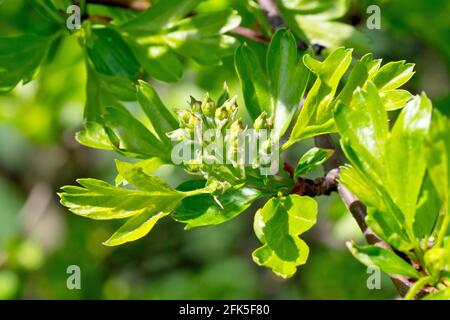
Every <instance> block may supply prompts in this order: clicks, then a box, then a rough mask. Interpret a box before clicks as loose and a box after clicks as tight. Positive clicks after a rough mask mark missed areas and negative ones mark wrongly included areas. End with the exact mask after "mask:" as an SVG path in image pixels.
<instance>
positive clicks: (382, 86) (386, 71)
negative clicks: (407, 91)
mask: <svg viewBox="0 0 450 320" xmlns="http://www.w3.org/2000/svg"><path fill="white" fill-rule="evenodd" d="M413 70H414V64H413V63H406V62H405V61H396V62H389V63H386V64H385V65H384V66H382V67H381V68H380V70H378V72H376V73H375V75H374V76H373V78H372V80H373V83H374V84H375V85H376V86H377V88H378V89H379V90H380V91H388V90H393V89H397V88H399V87H401V86H402V85H403V84H405V83H406V82H408V80H409V79H411V77H412V76H413V75H414V73H415V72H414V71H413Z"/></svg>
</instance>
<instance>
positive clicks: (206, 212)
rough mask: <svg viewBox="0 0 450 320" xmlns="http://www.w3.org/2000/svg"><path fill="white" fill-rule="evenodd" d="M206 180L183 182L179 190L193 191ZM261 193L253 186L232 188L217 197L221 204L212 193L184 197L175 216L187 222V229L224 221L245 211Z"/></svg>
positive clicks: (199, 187)
mask: <svg viewBox="0 0 450 320" xmlns="http://www.w3.org/2000/svg"><path fill="white" fill-rule="evenodd" d="M205 182H206V181H205V180H193V181H188V182H185V183H183V184H181V185H180V186H179V187H178V188H177V190H179V191H192V190H197V189H201V188H204V187H205ZM259 197H261V193H260V192H259V191H258V190H256V189H252V188H247V187H241V188H232V189H229V190H227V191H225V193H224V194H222V195H220V196H218V197H217V199H218V201H219V202H220V204H221V205H222V207H223V208H221V207H220V206H219V204H218V203H217V202H216V201H214V198H213V197H212V196H211V195H210V194H200V195H196V196H193V197H189V198H186V199H184V200H183V201H182V202H181V205H180V206H179V207H178V208H177V209H176V210H175V212H174V213H173V218H174V219H175V220H177V221H179V222H182V223H186V229H190V228H194V227H202V226H208V225H217V224H221V223H224V222H226V221H228V220H230V219H232V218H234V217H236V216H237V215H239V214H241V213H242V212H244V211H245V210H246V209H247V208H248V207H249V206H250V205H251V204H252V203H253V202H254V201H255V200H256V199H258V198H259Z"/></svg>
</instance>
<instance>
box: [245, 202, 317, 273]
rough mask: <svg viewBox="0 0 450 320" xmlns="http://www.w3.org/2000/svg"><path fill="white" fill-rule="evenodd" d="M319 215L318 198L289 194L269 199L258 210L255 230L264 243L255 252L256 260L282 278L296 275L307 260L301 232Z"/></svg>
mask: <svg viewBox="0 0 450 320" xmlns="http://www.w3.org/2000/svg"><path fill="white" fill-rule="evenodd" d="M316 218H317V202H316V201H315V200H313V199H311V198H309V197H301V196H298V195H290V196H287V197H282V198H272V199H270V200H269V201H268V202H267V203H266V204H265V205H264V207H263V208H262V209H259V210H258V211H257V212H256V214H255V221H254V229H255V234H256V235H257V236H258V238H259V240H260V241H261V242H262V243H263V246H262V247H260V248H258V249H256V250H255V251H254V252H253V260H254V261H255V262H256V263H257V264H258V265H261V266H265V267H269V268H271V269H272V270H273V272H274V273H276V274H277V275H280V276H281V277H283V278H288V277H291V276H292V275H294V273H295V272H296V270H297V266H299V265H302V264H304V263H305V262H306V260H307V259H308V255H309V248H308V246H307V245H306V243H305V242H304V241H303V240H301V239H300V238H299V237H298V236H299V235H301V234H302V233H304V232H305V231H307V230H309V229H310V228H311V227H312V226H313V225H314V224H315V223H316Z"/></svg>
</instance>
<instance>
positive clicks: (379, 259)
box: [347, 242, 420, 279]
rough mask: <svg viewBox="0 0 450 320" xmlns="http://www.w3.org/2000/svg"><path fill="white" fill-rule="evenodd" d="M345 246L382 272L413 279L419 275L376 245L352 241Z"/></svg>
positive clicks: (406, 264) (357, 257)
mask: <svg viewBox="0 0 450 320" xmlns="http://www.w3.org/2000/svg"><path fill="white" fill-rule="evenodd" d="M347 246H348V248H349V250H350V252H351V253H352V254H353V256H354V257H355V258H356V259H358V260H359V261H361V262H362V263H364V264H365V265H367V266H376V267H378V268H380V269H381V270H382V271H383V272H386V273H389V274H394V275H404V276H407V277H410V278H413V279H417V278H419V277H420V274H419V272H417V270H416V269H414V268H413V267H412V266H411V265H410V264H408V263H407V262H406V261H405V260H403V259H402V258H400V257H399V256H398V255H396V254H395V253H393V252H392V251H390V250H387V249H384V248H381V247H377V246H364V247H358V246H356V245H355V244H354V243H352V242H349V243H348V244H347Z"/></svg>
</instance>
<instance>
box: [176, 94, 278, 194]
mask: <svg viewBox="0 0 450 320" xmlns="http://www.w3.org/2000/svg"><path fill="white" fill-rule="evenodd" d="M224 96H225V98H221V99H219V100H220V101H223V102H222V103H220V105H219V104H218V103H216V102H215V101H214V100H212V99H211V98H210V96H209V95H208V94H206V96H205V97H204V99H203V100H202V101H199V100H196V99H195V98H193V97H191V100H190V102H189V105H190V108H189V109H187V110H180V111H179V112H178V122H179V125H180V128H179V129H177V130H175V131H172V132H169V133H168V137H169V138H171V140H172V141H178V142H180V143H179V145H182V147H180V148H179V149H177V150H181V149H182V148H185V149H183V153H184V151H187V152H186V153H189V157H187V158H183V161H182V163H183V165H184V168H185V169H186V170H187V171H188V172H189V173H191V174H200V175H202V176H204V177H205V178H206V179H207V180H208V181H210V182H212V181H214V183H213V184H212V186H213V187H214V188H213V189H214V190H215V191H214V193H215V194H216V193H218V192H219V191H217V190H221V192H224V190H226V189H228V188H229V187H230V186H231V185H230V184H229V183H228V184H224V183H223V181H224V180H223V179H221V178H220V176H221V175H222V174H223V172H222V173H219V171H220V170H222V169H226V168H228V169H227V170H231V171H232V173H231V175H234V176H236V177H241V178H245V175H246V168H245V167H246V161H247V160H248V158H249V157H248V155H249V153H248V152H249V151H248V149H249V148H248V145H246V143H247V142H248V141H246V139H248V137H249V136H251V137H252V138H251V139H253V141H254V140H255V139H260V140H259V141H258V143H257V148H258V150H257V151H254V149H252V150H253V151H254V152H255V156H254V157H252V158H251V161H250V163H249V165H250V166H251V167H252V168H253V169H256V168H258V167H260V166H261V164H262V163H266V162H264V161H265V160H264V159H270V154H271V152H272V150H273V144H272V139H271V135H270V132H271V129H272V127H273V118H272V117H269V116H268V115H267V113H265V112H264V113H262V114H261V115H260V116H259V117H258V118H257V119H256V120H255V121H254V124H253V126H254V128H253V130H250V129H248V128H247V127H245V126H244V124H243V122H242V120H241V119H240V118H238V105H237V97H236V96H234V97H232V98H229V97H228V95H227V94H226V95H224ZM252 135H253V136H252ZM210 136H212V137H214V139H212V140H211V139H209V138H210ZM255 137H256V138H255ZM261 137H262V139H261ZM253 141H252V142H251V143H253ZM213 145H214V147H215V148H211V146H213ZM255 149H256V148H255ZM212 150H213V151H212ZM191 151H193V155H192V153H191ZM246 152H247V154H246ZM174 153H175V154H176V155H178V151H177V152H174V151H173V154H174ZM191 155H192V156H191ZM183 157H184V155H183ZM172 158H173V157H172ZM174 163H175V164H177V163H181V162H180V161H178V162H175V161H174Z"/></svg>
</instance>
